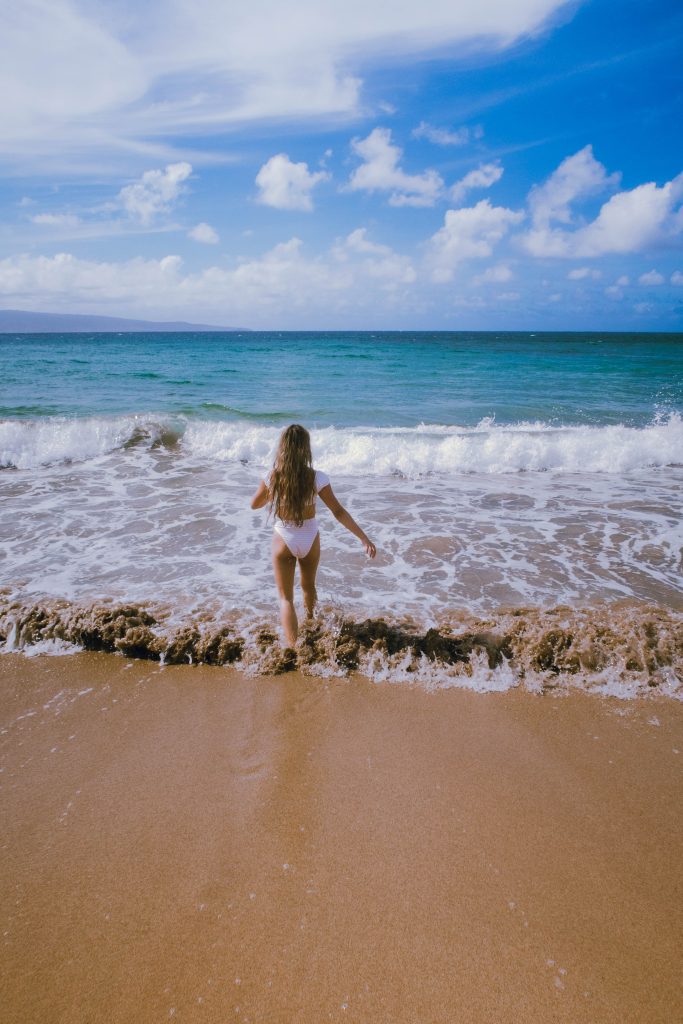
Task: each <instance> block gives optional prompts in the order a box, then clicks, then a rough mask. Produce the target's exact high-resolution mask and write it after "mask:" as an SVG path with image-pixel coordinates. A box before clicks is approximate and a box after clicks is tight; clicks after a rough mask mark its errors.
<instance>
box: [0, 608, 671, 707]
mask: <svg viewBox="0 0 683 1024" xmlns="http://www.w3.org/2000/svg"><path fill="white" fill-rule="evenodd" d="M0 645H2V646H1V647H0V649H1V650H2V651H3V652H4V653H10V652H16V651H24V652H25V653H27V654H32V653H38V652H39V651H41V652H45V653H60V654H65V653H68V652H69V651H77V650H83V649H85V650H93V651H108V652H111V653H118V654H121V655H125V656H126V657H129V658H143V659H149V660H154V661H160V662H162V663H164V664H180V663H184V664H188V663H191V664H198V663H204V664H209V665H227V664H232V665H238V666H239V667H240V668H242V669H244V670H246V671H248V672H258V673H259V674H280V673H282V672H287V671H290V670H292V669H299V670H300V671H303V672H305V673H307V674H312V675H318V676H331V675H342V676H343V675H346V674H348V673H349V672H351V671H358V672H360V673H362V674H363V675H365V676H367V677H369V678H370V679H373V680H375V681H378V682H384V681H385V682H391V683H393V684H408V685H419V686H422V687H425V688H426V689H437V688H444V687H452V686H455V687H461V688H466V689H471V690H478V691H482V692H487V691H502V690H508V689H511V688H512V687H516V686H522V687H524V688H526V689H527V690H529V691H531V692H535V693H545V692H547V691H550V690H557V689H558V688H559V689H562V688H569V687H574V688H579V689H582V690H585V691H587V692H592V693H599V694H602V695H612V696H616V697H620V698H624V699H625V698H632V697H637V696H643V695H646V694H659V695H662V696H668V697H672V698H675V699H678V700H681V699H683V615H681V614H680V613H676V612H673V611H668V610H665V609H662V608H659V607H655V606H644V605H635V604H625V605H621V606H618V605H601V606H595V607H590V608H578V609H577V608H569V607H557V608H553V609H548V610H541V609H533V608H518V609H510V610H504V611H500V612H498V613H495V614H493V615H491V616H488V617H486V618H482V617H476V616H473V615H470V614H468V613H465V612H462V613H458V614H453V615H452V616H451V617H450V619H448V620H444V621H443V622H442V623H440V624H439V626H438V628H437V627H434V628H431V629H427V630H423V629H419V628H418V627H416V626H415V624H414V623H413V622H411V621H410V620H396V621H391V620H387V619H386V618H374V619H366V620H364V621H362V622H356V621H352V620H349V619H345V618H343V617H339V616H336V615H334V614H333V613H327V614H323V615H322V616H321V617H320V618H319V619H318V620H316V621H315V622H314V623H313V624H310V625H308V626H306V627H305V628H304V629H303V630H302V632H301V635H300V638H299V641H298V643H297V647H296V649H295V650H294V649H290V648H283V647H282V646H281V645H280V643H279V641H278V638H277V633H276V632H275V630H274V629H273V627H272V624H271V623H268V622H261V623H258V622H254V619H253V616H251V617H249V618H246V617H245V618H244V619H242V620H240V618H239V617H235V618H234V619H233V620H232V621H230V622H226V621H215V620H212V619H211V618H210V617H206V616H202V617H192V616H189V617H188V618H187V619H186V620H185V621H181V622H177V621H176V622H175V624H174V625H170V624H169V622H168V616H165V614H164V612H163V611H159V610H156V611H155V610H153V609H151V608H145V607H142V606H139V605H135V604H115V603H114V602H102V603H100V604H91V605H87V606H86V605H76V604H72V603H69V602H65V601H54V602H48V603H42V604H28V603H22V602H21V601H12V600H11V599H7V600H4V601H2V602H0Z"/></svg>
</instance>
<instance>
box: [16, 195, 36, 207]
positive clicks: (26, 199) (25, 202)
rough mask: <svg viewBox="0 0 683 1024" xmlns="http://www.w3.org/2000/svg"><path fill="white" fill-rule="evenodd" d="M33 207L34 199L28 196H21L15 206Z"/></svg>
mask: <svg viewBox="0 0 683 1024" xmlns="http://www.w3.org/2000/svg"><path fill="white" fill-rule="evenodd" d="M33 205H35V199H31V198H30V197H29V196H22V197H21V199H20V200H19V202H18V203H17V206H33Z"/></svg>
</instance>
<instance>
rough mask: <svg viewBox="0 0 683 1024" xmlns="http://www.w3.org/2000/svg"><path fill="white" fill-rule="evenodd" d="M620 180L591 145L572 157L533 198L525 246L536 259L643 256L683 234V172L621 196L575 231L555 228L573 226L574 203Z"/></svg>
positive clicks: (522, 242)
mask: <svg viewBox="0 0 683 1024" xmlns="http://www.w3.org/2000/svg"><path fill="white" fill-rule="evenodd" d="M617 178H618V176H617V175H614V174H613V175H607V173H606V171H605V168H604V167H603V165H602V164H600V163H599V162H598V161H597V160H595V158H594V157H593V154H592V150H591V147H590V146H586V147H585V148H584V149H582V150H580V151H579V152H578V153H575V154H574V156H572V157H568V158H567V159H566V160H563V162H562V163H561V164H560V166H559V167H558V168H557V170H556V171H554V172H553V174H551V175H550V177H549V178H548V180H547V181H546V182H545V183H544V184H543V185H540V186H536V188H534V189H532V191H531V193H530V194H529V209H530V213H531V219H532V227H531V230H530V231H528V232H527V233H526V234H524V235H522V236H521V239H520V241H521V244H522V245H523V247H524V248H525V249H526V250H527V251H528V252H529V253H531V255H532V256H541V257H544V256H550V257H560V258H576V257H582V256H583V257H586V256H587V257H591V258H592V257H597V256H603V255H606V254H607V253H631V252H640V251H642V250H643V249H646V248H648V247H651V246H656V245H661V244H666V243H668V242H670V241H671V239H673V238H675V237H676V236H678V235H679V234H680V233H681V231H683V208H682V207H680V205H679V204H680V201H681V199H682V198H683V173H682V174H679V175H678V176H677V177H676V178H673V179H672V180H671V181H668V182H666V184H664V185H662V186H661V187H659V186H657V185H656V184H655V183H654V182H648V183H646V184H644V185H638V186H637V187H636V188H633V189H630V190H628V191H624V192H617V193H616V194H615V195H613V196H611V198H610V199H608V200H607V202H605V203H604V204H603V205H602V207H601V208H600V211H599V213H598V215H597V217H596V218H595V219H594V220H593V221H591V222H590V223H588V224H584V225H581V226H579V227H577V228H576V229H575V230H573V231H571V230H563V229H561V228H556V227H553V226H552V222H553V221H557V222H559V223H562V224H571V223H572V222H573V220H574V215H573V213H572V210H571V205H572V203H573V202H575V201H577V200H580V199H583V198H586V197H587V196H589V195H590V194H591V193H593V192H595V191H597V190H599V189H602V188H605V187H608V186H610V185H613V184H614V183H615V182H616V180H617Z"/></svg>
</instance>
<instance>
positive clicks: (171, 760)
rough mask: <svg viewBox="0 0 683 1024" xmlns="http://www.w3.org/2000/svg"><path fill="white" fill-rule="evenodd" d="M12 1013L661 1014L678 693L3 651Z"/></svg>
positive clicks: (676, 979) (674, 980) (620, 1022)
mask: <svg viewBox="0 0 683 1024" xmlns="http://www.w3.org/2000/svg"><path fill="white" fill-rule="evenodd" d="M0 677H1V678H0V693H1V695H2V696H1V697H0V701H1V702H2V721H3V728H2V735H1V736H0V741H1V742H0V751H1V762H2V763H1V767H2V769H3V771H2V773H0V783H1V787H2V788H1V790H0V800H1V802H2V807H3V818H4V820H5V821H6V822H7V823H8V824H7V827H6V829H5V830H4V839H3V847H4V849H3V855H4V856H3V863H4V867H3V871H2V901H1V902H0V906H2V907H3V908H5V909H4V910H3V911H2V917H3V922H2V931H3V936H4V937H3V949H4V960H5V965H6V966H5V980H4V995H3V1003H4V1007H5V1013H6V1015H7V1016H6V1020H7V1021H8V1022H9V1024H25V1022H26V1024H27V1022H29V1021H33V1020H41V1021H46V1022H51V1021H59V1022H60V1024H67V1022H68V1024H70V1022H73V1024H76V1022H81V1021H84V1020H88V1021H93V1022H99V1021H102V1022H104V1021H107V1022H108V1024H118V1022H121V1024H123V1022H126V1024H129V1022H130V1021H132V1020H135V1021H136V1022H137V1024H147V1022H149V1024H151V1022H152V1021H159V1020H165V1019H169V1018H171V1019H177V1020H182V1021H203V1020H208V1021H214V1020H228V1019H234V1020H242V1021H272V1020H282V1021H289V1020H291V1021H299V1020H301V1021H315V1020H340V1021H341V1020H344V1021H349V1020H351V1021H358V1022H363V1024H375V1022H376V1024H384V1022H391V1024H402V1022H406V1024H408V1022H411V1024H413V1022H415V1021H420V1022H425V1024H437V1022H443V1024H451V1022H453V1021H455V1020H457V1021H463V1022H472V1024H484V1022H486V1021H493V1022H495V1024H503V1022H507V1021H510V1022H512V1021H518V1020H524V1021H525V1022H530V1024H547V1022H549V1021H551V1020H552V1021H553V1022H567V1024H583V1022H585V1024H596V1022H598V1021H599V1022H600V1024H631V1022H632V1024H655V1022H657V1024H671V1022H672V1021H673V1020H675V1019H677V1017H678V1016H679V1015H681V1013H683V992H682V991H681V983H680V970H679V965H680V947H681V940H682V939H683V912H682V910H681V901H680V891H681V873H682V872H681V864H682V863H683V858H682V857H681V854H682V853H683V849H682V847H683V843H682V841H681V833H680V806H681V765H682V764H683V761H682V759H683V706H681V704H680V703H679V702H677V701H671V700H666V699H663V698H656V697H653V698H652V699H648V700H642V699H635V700H632V701H629V702H625V701H619V700H616V699H613V698H603V699H600V700H598V699H596V698H595V697H591V696H588V695H586V694H584V693H581V692H577V691H573V692H571V693H568V694H564V693H562V694H560V693H559V692H558V693H550V694H545V695H543V696H541V695H534V694H530V693H528V692H526V691H522V690H510V691H507V692H503V693H488V694H480V693H473V692H469V691H466V690H462V689H449V690H437V691H434V692H430V693H428V692H425V691H424V690H421V689H419V688H416V687H406V686H395V685H392V684H391V683H384V684H378V683H371V682H368V681H367V680H365V679H363V678H362V677H360V676H357V675H353V676H351V677H350V678H348V679H328V680H322V679H316V678H312V677H308V676H302V675H300V674H299V673H296V672H293V673H288V674H286V675H283V676H277V677H267V678H266V677H248V676H246V675H245V674H244V673H240V672H237V671H235V670H234V669H229V668H210V667H206V666H195V667H190V666H167V667H162V666H159V665H158V664H153V663H150V662H143V661H132V660H129V659H127V658H125V657H122V656H112V655H110V654H100V653H83V654H77V655H73V656H70V657H62V658H59V657H51V658H48V657H35V658H25V657H23V656H21V655H11V654H10V655H5V656H4V657H3V658H2V659H0Z"/></svg>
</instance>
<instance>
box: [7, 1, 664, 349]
mask: <svg viewBox="0 0 683 1024" xmlns="http://www.w3.org/2000/svg"><path fill="white" fill-rule="evenodd" d="M231 6H232V7H233V9H232V10H231V9H230V8H231ZM237 6H238V5H229V4H226V3H225V2H223V0H194V2H192V3H191V2H190V0H170V2H166V3H164V4H161V3H160V0H151V2H150V3H148V4H147V5H145V8H144V11H143V13H140V12H139V11H138V10H137V8H136V7H135V6H133V4H132V3H128V2H126V0H122V2H119V3H117V4H115V5H114V4H109V5H102V4H100V3H98V2H96V0H81V2H74V3H65V2H62V0H53V2H52V3H51V4H50V5H49V7H46V6H44V5H42V4H41V3H39V2H38V0H23V3H22V5H21V7H20V9H18V10H17V12H16V14H15V16H14V17H13V19H12V20H11V23H10V25H9V30H8V31H6V32H4V33H3V39H2V42H0V48H1V49H2V50H4V52H0V84H1V85H2V87H3V88H2V94H3V96H4V97H5V104H4V110H3V111H0V171H1V178H0V202H1V203H2V210H3V217H2V223H1V226H0V304H1V305H2V306H3V307H5V308H18V309H35V310H51V311H55V312H85V313H88V312H92V313H95V312H97V313H103V314H109V315H119V316H135V317H147V318H150V319H179V318H183V319H191V320H195V321H203V322H207V323H215V324H225V325H231V324H239V325H245V326H251V327H254V328H282V329H296V328H308V329H317V328H320V329H324V328H330V329H331V328H348V329H357V328H368V329H377V328H385V329H411V328H423V329H479V330H486V329H491V330H496V329H532V330H533V329H537V328H538V329H567V330H572V329H575V330H590V329H598V330H600V329H602V330H609V329H612V330H623V329H631V330H674V331H675V330H681V329H683V137H682V133H681V130H680V125H681V123H683V110H682V107H683V75H682V73H681V64H682V62H681V59H680V54H681V51H682V43H683V8H681V7H680V4H676V3H673V2H659V0H653V2H648V3H643V2H642V0H640V2H625V3H620V4H616V3H614V2H608V0H588V2H584V3H570V4H562V3H557V2H555V0H518V2H517V3H515V4H514V5H512V4H510V3H509V2H508V0H479V2H478V3H477V4H476V5H471V4H465V3H463V2H461V0H456V2H453V0H450V2H446V0H424V2H422V3H421V5H420V6H419V9H415V8H414V6H413V4H411V3H408V2H406V0H395V2H394V3H393V4H392V5H391V17H389V14H388V13H387V7H386V5H384V4H378V3H376V2H375V3H373V2H368V0H365V2H361V0H348V2H347V3H345V5H344V6H343V7H342V6H341V5H339V4H338V3H334V2H332V0H316V2H315V3H314V2H313V0H292V2H290V3H288V4H287V5H283V4H280V3H276V2H275V0H254V2H252V3H251V4H250V5H249V8H248V10H241V9H240V10H237ZM239 6H240V7H242V6H243V5H239ZM473 8H474V9H473ZM342 11H343V14H342V13H341V12H342ZM9 100H11V102H9Z"/></svg>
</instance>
